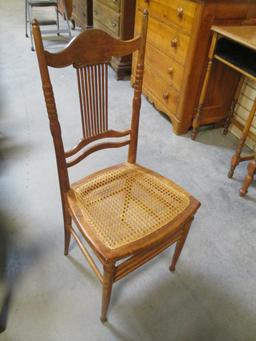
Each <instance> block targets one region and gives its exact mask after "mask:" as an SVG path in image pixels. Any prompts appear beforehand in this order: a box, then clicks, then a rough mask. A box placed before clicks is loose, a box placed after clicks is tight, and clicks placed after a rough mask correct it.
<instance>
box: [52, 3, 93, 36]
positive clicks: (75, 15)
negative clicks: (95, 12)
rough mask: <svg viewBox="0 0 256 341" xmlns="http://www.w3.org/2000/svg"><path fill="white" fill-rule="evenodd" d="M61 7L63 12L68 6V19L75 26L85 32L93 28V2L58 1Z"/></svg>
mask: <svg viewBox="0 0 256 341" xmlns="http://www.w3.org/2000/svg"><path fill="white" fill-rule="evenodd" d="M58 4H59V7H60V8H61V10H62V11H63V10H64V8H65V6H66V11H67V15H68V19H69V20H70V21H71V22H72V25H73V27H72V28H73V29H75V26H76V25H77V26H79V27H81V28H82V29H83V30H85V29H87V28H91V27H92V5H93V0H58Z"/></svg>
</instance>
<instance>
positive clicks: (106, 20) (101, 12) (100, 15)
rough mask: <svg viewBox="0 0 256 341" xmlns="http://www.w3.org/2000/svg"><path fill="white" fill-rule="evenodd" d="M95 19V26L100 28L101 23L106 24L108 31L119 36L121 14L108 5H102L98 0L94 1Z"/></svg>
mask: <svg viewBox="0 0 256 341" xmlns="http://www.w3.org/2000/svg"><path fill="white" fill-rule="evenodd" d="M93 20H94V21H95V23H96V25H94V26H95V27H97V28H99V26H98V25H99V24H100V25H103V27H104V26H105V27H106V28H107V31H109V32H110V33H111V34H114V35H115V36H116V37H118V36H119V27H120V15H119V13H117V12H115V11H113V10H112V9H110V8H108V7H107V6H104V5H102V4H101V3H100V2H98V1H94V9H93Z"/></svg>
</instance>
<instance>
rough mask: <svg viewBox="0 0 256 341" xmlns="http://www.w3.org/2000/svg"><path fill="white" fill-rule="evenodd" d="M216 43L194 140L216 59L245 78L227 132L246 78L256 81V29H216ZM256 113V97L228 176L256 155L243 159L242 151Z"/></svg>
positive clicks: (203, 89)
mask: <svg viewBox="0 0 256 341" xmlns="http://www.w3.org/2000/svg"><path fill="white" fill-rule="evenodd" d="M212 31H213V36H212V42H211V46H210V49H209V55H208V67H207V72H206V74H205V77H204V81H203V86H202V91H201V94H200V99H199V105H198V108H197V111H196V116H195V118H194V120H193V132H192V138H193V139H194V138H195V137H196V134H197V129H198V127H199V124H200V115H201V112H202V110H203V107H204V103H205V100H206V93H207V88H208V83H209V78H210V74H211V70H212V66H213V60H214V59H216V60H218V61H219V62H221V63H222V64H225V65H227V66H228V67H229V68H231V69H234V70H235V71H237V73H238V74H241V75H242V77H241V79H240V81H239V84H238V87H237V90H236V94H235V97H234V100H233V103H232V105H231V109H230V110H229V115H228V117H227V120H226V124H225V129H224V133H226V132H227V129H228V126H229V124H230V122H231V120H232V117H233V113H234V108H235V105H236V102H237V99H238V95H239V93H240V89H241V86H242V84H243V77H248V78H250V79H252V80H256V26H241V25H240V26H213V27H212ZM255 112H256V98H255V99H254V102H253V106H252V108H251V111H250V114H249V116H248V118H247V121H246V124H245V126H244V129H243V131H242V134H241V137H240V140H239V143H238V146H237V149H236V152H235V154H234V155H233V157H232V160H231V166H230V170H229V173H228V177H229V178H231V177H232V176H233V174H234V170H235V168H236V166H237V165H238V164H239V163H240V162H242V161H248V160H251V159H253V158H254V154H250V155H245V156H241V153H242V148H243V146H244V144H245V141H246V138H247V136H248V133H249V130H250V127H251V124H252V121H253V119H254V117H255Z"/></svg>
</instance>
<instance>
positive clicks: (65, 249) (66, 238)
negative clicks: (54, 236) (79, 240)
mask: <svg viewBox="0 0 256 341" xmlns="http://www.w3.org/2000/svg"><path fill="white" fill-rule="evenodd" d="M70 237H71V234H70V233H69V234H68V235H65V245H64V255H65V256H67V255H68V250H69V244H70Z"/></svg>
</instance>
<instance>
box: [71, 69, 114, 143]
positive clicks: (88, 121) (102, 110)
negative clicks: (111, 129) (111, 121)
mask: <svg viewBox="0 0 256 341" xmlns="http://www.w3.org/2000/svg"><path fill="white" fill-rule="evenodd" d="M77 81H78V92H79V100H80V108H81V118H82V127H83V135H84V138H89V137H92V136H95V135H98V134H100V133H104V132H106V131H107V130H108V65H107V64H106V63H104V64H97V65H88V66H85V67H80V68H77Z"/></svg>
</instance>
